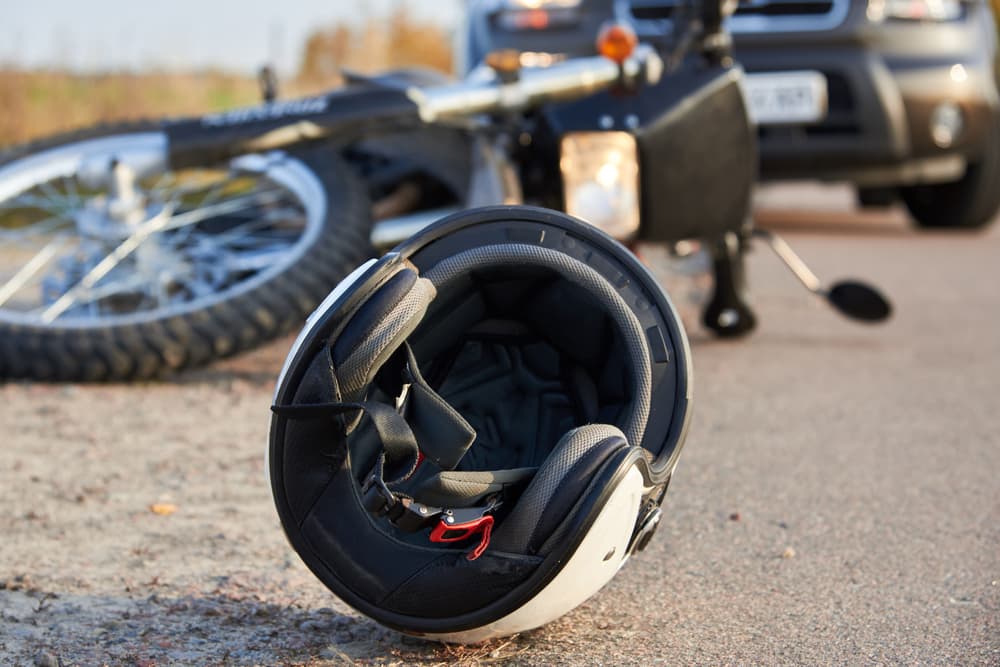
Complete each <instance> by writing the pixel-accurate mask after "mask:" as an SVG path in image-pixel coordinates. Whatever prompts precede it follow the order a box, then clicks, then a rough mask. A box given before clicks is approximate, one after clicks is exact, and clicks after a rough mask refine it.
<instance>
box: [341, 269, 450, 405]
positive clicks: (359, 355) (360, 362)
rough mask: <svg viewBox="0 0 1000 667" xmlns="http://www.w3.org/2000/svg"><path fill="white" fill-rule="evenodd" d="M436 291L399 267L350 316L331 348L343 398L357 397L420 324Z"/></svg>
mask: <svg viewBox="0 0 1000 667" xmlns="http://www.w3.org/2000/svg"><path fill="white" fill-rule="evenodd" d="M436 294H437V292H436V290H435V289H434V285H433V284H432V283H431V282H430V281H428V280H426V279H424V278H419V277H418V276H417V272H416V271H414V270H413V269H410V268H403V269H401V270H400V271H399V272H398V273H396V274H395V275H394V276H392V277H391V278H390V279H389V280H387V281H386V282H385V284H383V285H382V286H381V287H379V288H378V290H376V291H375V293H374V294H372V295H371V296H370V297H369V298H368V299H367V300H366V301H365V302H364V303H363V304H362V305H361V306H360V307H359V308H358V309H357V312H355V313H354V315H353V316H352V317H351V319H350V321H349V322H348V323H347V325H346V326H345V327H344V329H343V331H342V332H341V333H340V335H339V336H338V337H337V341H336V343H335V344H334V345H333V349H332V350H331V356H332V358H333V364H334V370H335V372H336V373H337V379H338V380H339V382H340V391H341V395H342V396H343V398H344V400H357V399H359V398H361V396H360V395H359V394H360V393H362V392H363V390H364V389H365V388H366V387H367V386H368V384H369V383H370V382H371V380H372V378H373V377H374V375H375V373H377V372H378V370H379V368H381V367H382V365H383V364H384V363H385V362H386V360H388V358H389V357H390V356H391V355H392V353H393V352H395V351H396V350H397V349H398V348H399V346H400V345H402V343H403V341H404V340H406V337H407V336H409V335H410V334H411V333H413V330H414V329H416V328H417V325H418V324H420V320H421V319H423V316H424V314H425V313H426V312H427V306H428V305H430V302H431V301H432V300H433V299H434V296H435V295H436Z"/></svg>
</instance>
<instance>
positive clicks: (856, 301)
mask: <svg viewBox="0 0 1000 667" xmlns="http://www.w3.org/2000/svg"><path fill="white" fill-rule="evenodd" d="M826 300H827V301H829V302H830V305H831V306H833V307H834V308H836V309H837V310H838V311H839V312H840V313H841V314H842V315H846V316H847V317H850V318H851V319H855V320H861V321H862V322H882V321H884V320H887V319H888V318H889V316H890V315H891V314H892V305H891V304H890V303H889V301H888V300H887V299H886V298H885V297H884V296H882V294H881V293H879V291H878V290H876V289H875V288H874V287H871V286H870V285H865V284H864V283H860V282H856V281H853V280H845V281H843V282H839V283H836V284H834V285H833V286H832V287H830V289H829V290H828V291H827V292H826Z"/></svg>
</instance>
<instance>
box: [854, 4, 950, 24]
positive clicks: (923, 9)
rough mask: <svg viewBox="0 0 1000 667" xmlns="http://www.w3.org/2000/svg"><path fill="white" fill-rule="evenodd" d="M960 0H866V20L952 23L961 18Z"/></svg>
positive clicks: (878, 21)
mask: <svg viewBox="0 0 1000 667" xmlns="http://www.w3.org/2000/svg"><path fill="white" fill-rule="evenodd" d="M962 11H963V10H962V0H868V19H869V20H870V21H874V22H876V23H880V22H882V21H885V20H888V19H904V20H908V21H954V20H955V19H959V18H961V17H962Z"/></svg>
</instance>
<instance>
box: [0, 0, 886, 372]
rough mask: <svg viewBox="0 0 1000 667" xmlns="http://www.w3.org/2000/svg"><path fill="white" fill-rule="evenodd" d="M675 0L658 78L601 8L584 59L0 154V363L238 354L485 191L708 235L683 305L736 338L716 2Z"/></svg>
mask: <svg viewBox="0 0 1000 667" xmlns="http://www.w3.org/2000/svg"><path fill="white" fill-rule="evenodd" d="M691 6H692V7H700V8H701V13H700V14H699V13H695V14H692V18H691V20H690V21H689V22H688V24H686V27H685V28H684V34H685V38H684V39H683V40H681V43H682V45H683V48H679V49H677V50H676V51H675V52H674V53H672V54H670V56H669V58H668V59H667V64H669V65H670V70H671V73H670V75H669V76H664V69H665V67H664V65H665V63H664V59H663V58H662V57H661V55H660V53H659V52H658V50H657V49H654V48H651V47H650V46H647V45H637V44H636V43H635V41H634V38H633V37H632V35H631V33H630V32H629V31H628V30H627V28H625V27H623V26H621V25H614V26H612V27H610V28H608V29H607V30H605V31H604V32H603V33H602V37H601V39H600V43H599V49H600V50H601V51H602V52H603V53H605V54H606V55H596V56H589V57H588V56H585V57H575V58H569V59H566V60H564V61H560V62H552V63H549V62H542V63H534V65H539V66H531V63H528V64H526V63H525V62H524V60H523V58H522V57H521V55H519V54H513V53H512V52H500V53H498V54H495V55H494V57H492V58H490V59H489V61H488V62H487V63H486V66H485V67H480V68H477V69H476V70H475V71H474V72H472V73H471V74H470V76H468V77H467V78H466V79H465V80H463V81H461V82H458V83H448V82H444V81H442V80H440V79H439V78H437V77H430V76H427V75H425V74H421V73H414V72H396V73H389V74H386V75H383V76H379V77H361V76H350V77H349V83H350V85H348V86H346V87H344V88H342V89H338V90H335V91H333V92H331V93H329V94H325V95H321V96H318V97H313V98H306V99H297V100H288V101H272V102H269V103H266V104H263V105H261V106H257V107H252V108H245V109H235V110H230V111H226V112H222V113H217V114H210V115H207V116H204V117H201V118H193V119H184V120H178V121H168V122H158V123H150V124H139V125H126V126H109V127H101V128H94V129H91V130H85V131H83V132H80V133H77V134H74V135H69V136H63V137H57V138H54V139H52V140H48V141H44V142H41V143H38V144H33V145H29V146H26V147H22V148H18V149H14V150H13V151H11V152H9V153H7V154H5V155H3V156H0V241H2V250H0V377H8V378H20V377H32V378H38V379H51V380H124V379H139V378H145V377H152V376H157V375H160V374H162V373H164V372H167V371H170V370H175V369H180V368H186V367H190V366H195V365H199V364H202V363H205V362H207V361H209V360H211V359H214V358H217V357H221V356H226V355H229V354H233V353H236V352H238V351H241V350H245V349H248V348H250V347H253V346H255V345H258V344H260V343H261V342H263V341H265V340H267V339H269V338H273V337H275V336H278V335H281V334H283V333H286V332H289V331H291V330H293V329H295V328H296V327H297V326H298V325H300V324H301V322H302V320H303V319H304V318H305V316H306V315H307V314H308V313H309V312H311V311H312V309H313V308H315V306H316V305H317V304H318V303H319V302H320V300H321V299H323V297H324V296H325V295H326V294H327V292H328V291H329V290H330V288H331V286H332V285H335V284H336V283H337V281H338V280H339V279H341V278H343V277H344V275H346V274H347V273H348V272H350V270H351V269H353V268H354V267H355V266H357V265H358V264H360V263H361V262H362V261H364V260H365V259H367V258H368V257H370V256H372V255H373V254H374V253H375V250H374V249H373V245H374V246H378V247H383V248H386V247H390V246H392V245H394V244H396V243H398V242H400V241H401V240H403V239H405V238H407V237H408V236H410V234H412V233H413V232H414V231H416V230H418V229H421V228H423V227H424V226H426V225H427V224H429V223H430V222H432V221H434V220H436V219H439V218H440V217H442V216H443V215H445V214H447V213H448V212H451V211H453V210H455V209H464V208H468V207H474V206H480V205H487V204H498V203H507V204H516V203H522V202H526V203H535V204H540V205H543V206H548V207H552V208H560V209H564V210H567V211H568V212H570V213H575V214H577V215H579V216H581V217H583V218H584V219H586V220H587V221H588V222H591V223H592V224H594V225H595V226H597V227H600V228H603V229H604V231H606V232H608V233H610V234H611V235H613V236H615V237H616V238H618V239H619V240H622V241H626V242H629V241H633V240H648V241H664V242H670V241H675V240H679V239H684V238H701V239H705V240H707V241H708V243H709V244H710V245H711V246H712V247H713V248H714V249H715V254H714V256H715V276H716V290H715V296H714V298H713V299H712V301H711V303H710V304H709V306H708V308H707V309H706V313H705V322H706V324H707V325H708V326H709V327H710V328H712V329H714V330H715V331H717V332H718V333H720V334H722V335H739V334H742V333H745V332H746V331H748V330H749V329H750V328H752V325H753V314H752V312H751V311H750V309H749V306H748V305H747V304H746V300H745V298H744V295H743V291H744V286H743V282H742V253H743V250H744V247H745V244H746V243H747V241H748V240H749V238H750V236H749V227H748V225H747V220H748V217H747V210H748V207H749V201H750V191H751V187H752V184H753V180H754V174H755V164H756V150H755V140H754V133H753V128H752V127H751V126H750V125H749V121H748V120H747V114H746V108H745V104H744V99H743V94H742V91H741V88H740V77H741V72H740V70H739V68H737V67H734V66H733V65H732V63H731V61H730V60H729V59H728V57H727V56H726V55H725V51H724V49H723V50H720V49H719V47H718V44H720V43H721V44H724V43H725V40H720V39H719V36H720V35H721V34H723V31H722V28H721V18H720V16H721V7H722V4H721V3H716V2H708V3H692V5H691ZM266 88H267V89H268V92H267V97H268V98H270V97H273V93H274V91H273V84H272V83H271V82H270V81H268V86H266ZM373 216H374V217H375V218H376V219H377V223H376V224H375V226H374V227H372V217H373ZM788 252H790V250H789V251H788ZM785 254H786V256H787V254H788V253H787V252H786V253H785ZM799 268H800V269H801V268H802V267H799ZM798 273H799V274H800V275H804V274H803V273H802V271H801V270H800V271H798ZM807 278H808V276H807ZM813 278H814V277H813ZM810 285H811V288H812V289H813V291H815V292H816V293H818V294H822V295H824V296H828V297H829V298H832V299H834V300H835V301H837V302H844V303H846V304H847V306H848V309H849V310H852V311H854V312H853V313H849V314H857V313H858V312H860V311H864V312H863V313H861V314H863V315H868V316H872V315H874V318H873V319H875V318H878V317H882V316H884V315H885V314H887V312H888V309H887V306H885V304H884V301H882V300H881V298H880V297H878V295H877V294H874V293H872V292H871V291H870V290H867V288H865V287H864V286H860V285H853V287H851V288H850V289H847V290H846V291H845V290H844V289H840V290H836V289H835V290H827V289H825V288H823V287H822V286H821V285H819V284H818V281H815V280H813V282H811V283H810ZM845 295H846V297H845ZM855 302H860V303H861V306H862V308H860V309H859V308H858V307H857V303H855Z"/></svg>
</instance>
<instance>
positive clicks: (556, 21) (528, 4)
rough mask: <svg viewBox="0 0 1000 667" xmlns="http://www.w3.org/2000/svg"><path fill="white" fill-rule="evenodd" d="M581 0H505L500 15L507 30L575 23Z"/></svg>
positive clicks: (501, 24) (544, 27) (552, 26)
mask: <svg viewBox="0 0 1000 667" xmlns="http://www.w3.org/2000/svg"><path fill="white" fill-rule="evenodd" d="M580 2H581V0H504V2H503V4H502V5H501V7H502V10H501V12H500V15H499V17H498V18H499V22H500V27H501V28H504V29H506V30H545V29H546V28H556V27H562V26H567V25H573V24H574V23H576V22H577V21H578V20H579V18H580V15H579V11H578V10H579V7H580Z"/></svg>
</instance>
